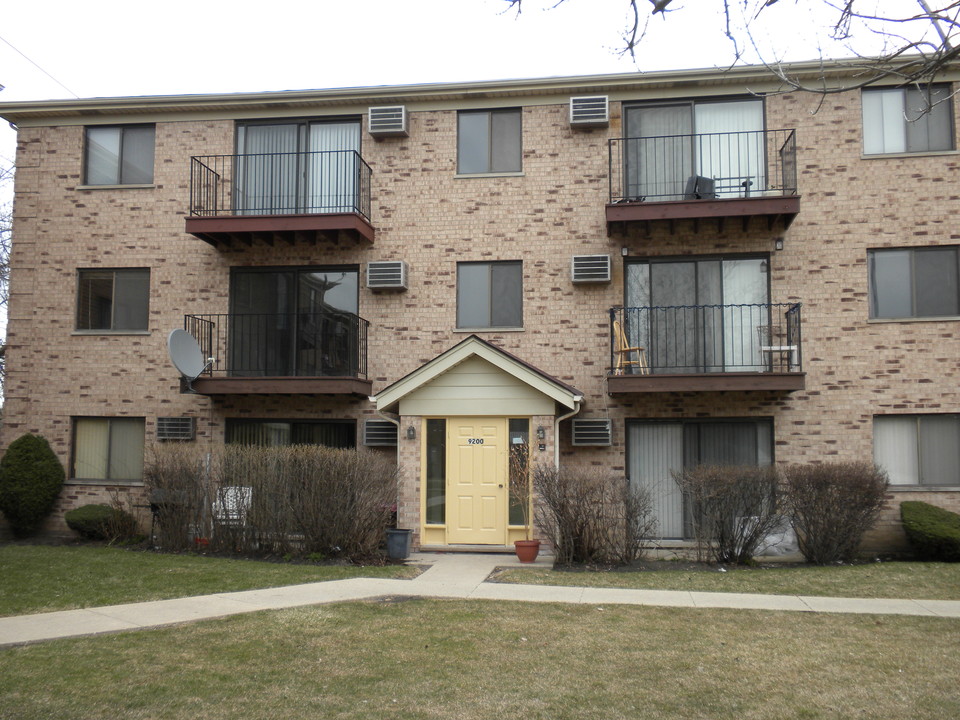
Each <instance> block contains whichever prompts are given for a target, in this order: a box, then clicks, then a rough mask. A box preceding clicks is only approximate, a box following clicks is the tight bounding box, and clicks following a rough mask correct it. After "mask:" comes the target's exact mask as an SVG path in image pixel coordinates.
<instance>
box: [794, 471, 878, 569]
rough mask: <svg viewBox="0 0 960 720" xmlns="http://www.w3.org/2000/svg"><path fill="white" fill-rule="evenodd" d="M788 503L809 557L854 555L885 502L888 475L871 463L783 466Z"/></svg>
mask: <svg viewBox="0 0 960 720" xmlns="http://www.w3.org/2000/svg"><path fill="white" fill-rule="evenodd" d="M783 480H784V490H785V494H786V506H787V510H788V513H789V515H790V520H791V522H792V523H793V528H794V530H795V531H796V533H797V542H798V543H799V545H800V552H801V553H803V556H804V558H806V560H807V562H811V563H816V564H818V565H825V564H828V563H834V562H849V561H851V560H853V559H855V558H856V556H857V551H858V550H859V548H860V542H861V540H862V539H863V536H864V534H865V533H866V532H867V530H869V529H870V527H871V526H872V525H873V523H874V522H876V519H877V516H878V515H879V514H880V511H881V510H882V509H883V506H884V504H885V503H886V494H887V485H888V480H887V475H886V473H885V472H884V471H883V470H881V469H879V468H878V467H876V466H875V465H874V464H873V463H867V462H846V463H840V462H837V463H824V464H821V465H791V466H788V467H786V468H784V470H783Z"/></svg>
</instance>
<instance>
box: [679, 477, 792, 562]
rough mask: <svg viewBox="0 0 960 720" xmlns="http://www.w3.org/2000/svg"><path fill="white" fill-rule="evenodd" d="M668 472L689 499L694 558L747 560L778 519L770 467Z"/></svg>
mask: <svg viewBox="0 0 960 720" xmlns="http://www.w3.org/2000/svg"><path fill="white" fill-rule="evenodd" d="M673 476H674V479H675V480H676V482H677V484H678V485H679V486H680V489H681V490H682V491H683V493H684V495H685V496H686V497H687V499H688V502H689V503H690V507H691V520H692V525H693V536H694V539H695V540H696V543H697V553H698V557H699V559H700V560H713V561H715V562H719V563H732V564H746V563H749V562H750V561H751V560H752V559H753V556H754V555H755V554H756V552H757V548H758V547H759V545H760V543H761V542H763V539H764V538H765V537H767V535H769V534H770V533H771V532H773V531H774V530H775V529H776V528H777V526H778V524H779V522H780V516H779V515H778V512H777V473H776V471H775V470H774V469H773V468H772V467H757V466H753V465H743V466H734V465H698V466H696V467H693V468H690V469H687V470H684V471H682V472H676V473H674V475H673Z"/></svg>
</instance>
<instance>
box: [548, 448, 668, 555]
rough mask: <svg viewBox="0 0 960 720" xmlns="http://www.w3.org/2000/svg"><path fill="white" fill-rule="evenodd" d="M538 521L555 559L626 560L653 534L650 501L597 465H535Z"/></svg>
mask: <svg viewBox="0 0 960 720" xmlns="http://www.w3.org/2000/svg"><path fill="white" fill-rule="evenodd" d="M533 487H534V490H535V492H536V494H537V496H538V498H539V503H538V504H537V524H538V526H539V527H540V528H541V530H542V532H543V533H544V534H545V535H546V536H547V539H549V540H550V543H551V544H552V545H553V548H554V553H555V556H556V560H557V562H558V563H565V564H569V563H629V562H632V561H633V560H635V559H637V558H638V557H640V556H641V554H642V552H643V550H644V548H645V540H646V539H647V538H649V537H650V536H651V535H652V532H653V529H654V528H653V525H654V521H653V518H652V515H651V510H652V506H653V504H652V501H651V499H650V497H649V494H648V493H646V492H645V491H644V490H642V489H632V488H630V487H629V484H628V483H627V481H626V480H625V479H623V478H615V477H611V476H610V475H609V474H607V473H606V472H604V471H602V470H599V469H577V468H556V467H554V466H552V465H537V466H536V467H535V468H534V470H533Z"/></svg>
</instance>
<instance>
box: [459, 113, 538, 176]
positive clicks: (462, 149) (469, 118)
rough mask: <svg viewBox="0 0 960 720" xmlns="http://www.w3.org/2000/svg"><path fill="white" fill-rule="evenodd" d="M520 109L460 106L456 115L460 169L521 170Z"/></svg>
mask: <svg viewBox="0 0 960 720" xmlns="http://www.w3.org/2000/svg"><path fill="white" fill-rule="evenodd" d="M521 126H522V124H521V120H520V109H519V108H510V109H505V110H461V111H460V112H459V113H458V115H457V172H458V173H459V174H461V175H471V174H482V173H508V172H520V170H521V169H522V161H521Z"/></svg>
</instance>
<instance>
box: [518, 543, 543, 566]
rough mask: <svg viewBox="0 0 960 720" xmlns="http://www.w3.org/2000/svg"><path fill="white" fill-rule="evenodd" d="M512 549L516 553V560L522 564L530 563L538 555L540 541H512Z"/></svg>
mask: <svg viewBox="0 0 960 720" xmlns="http://www.w3.org/2000/svg"><path fill="white" fill-rule="evenodd" d="M513 548H514V550H516V552H517V560H519V561H520V562H522V563H532V562H533V561H534V560H536V559H537V555H539V554H540V541H539V540H514V542H513Z"/></svg>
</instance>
